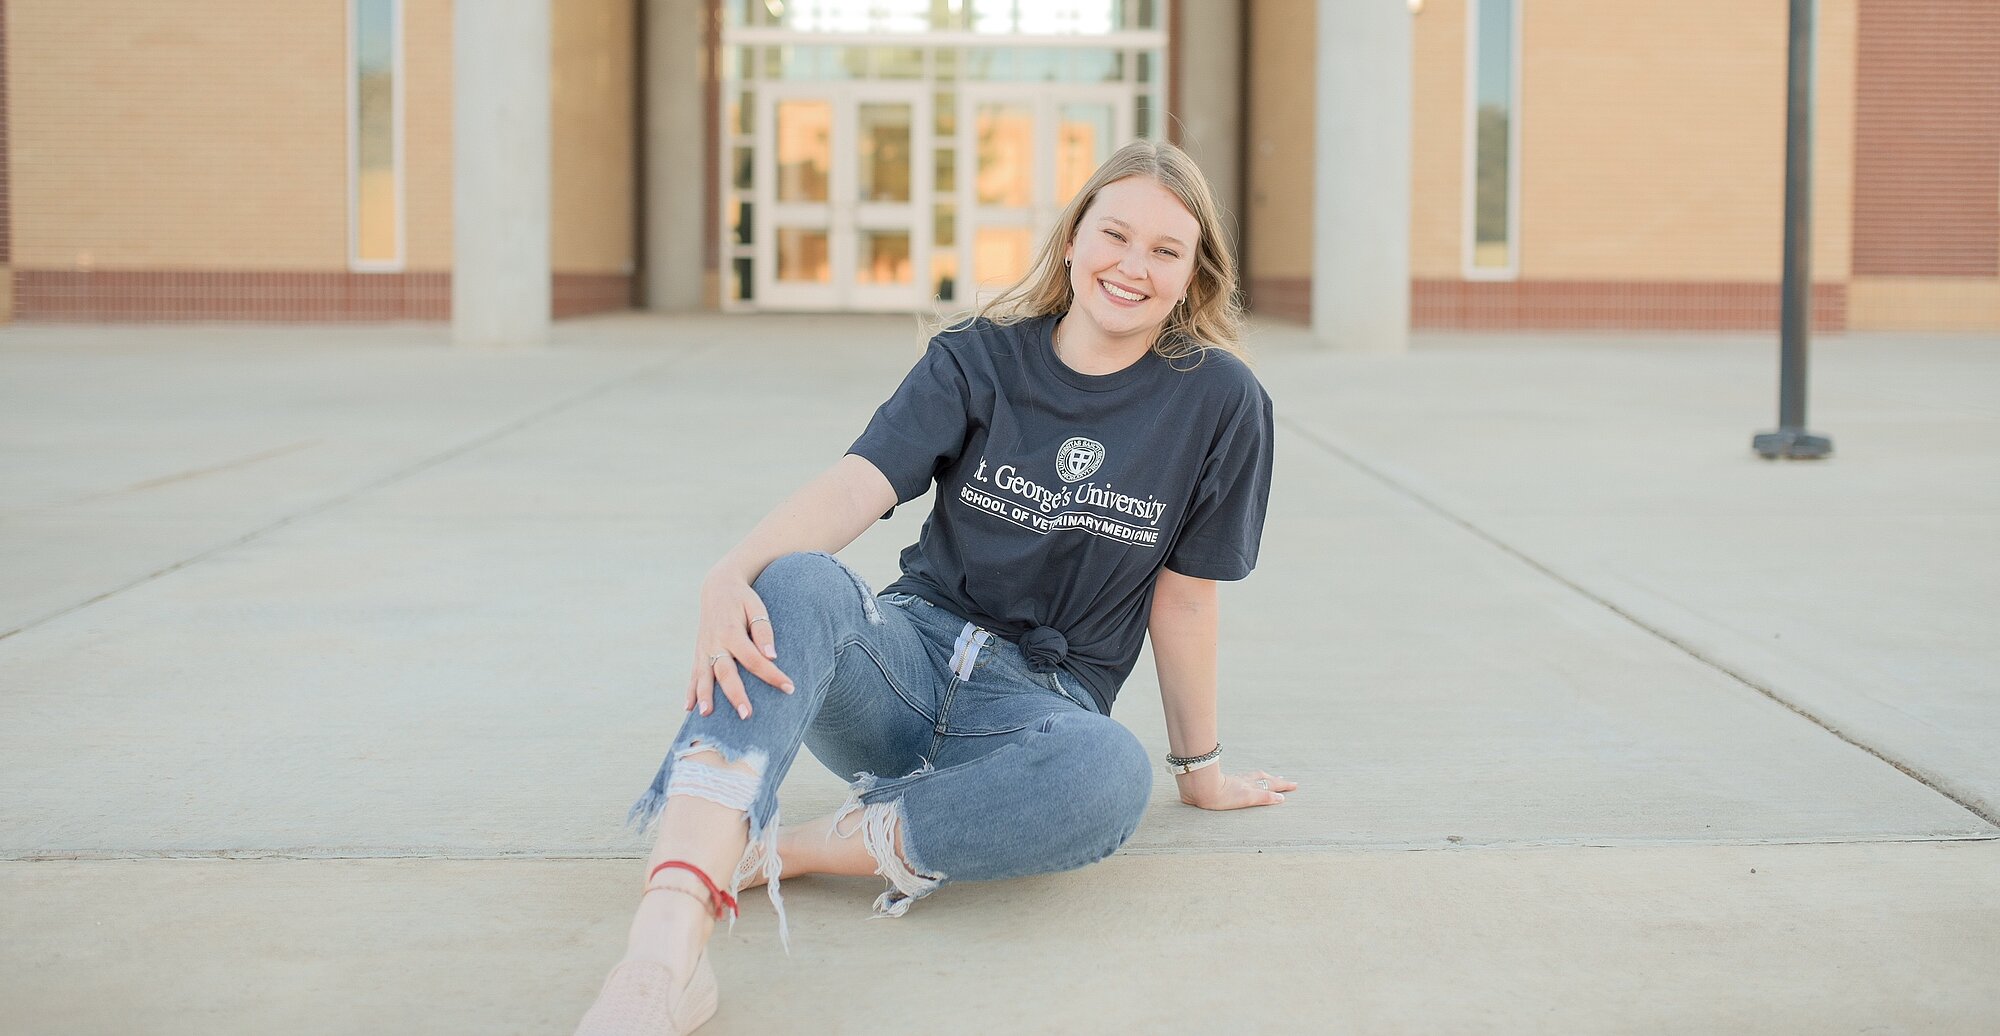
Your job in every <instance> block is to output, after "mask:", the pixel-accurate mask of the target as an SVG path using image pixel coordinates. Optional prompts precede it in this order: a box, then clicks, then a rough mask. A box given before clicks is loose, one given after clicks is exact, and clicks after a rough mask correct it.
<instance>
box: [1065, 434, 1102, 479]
mask: <svg viewBox="0 0 2000 1036" xmlns="http://www.w3.org/2000/svg"><path fill="white" fill-rule="evenodd" d="M1103 465H1104V444H1103V443H1101V442H1098V441H1097V440H1095V439H1085V438H1083V437H1082V436H1077V437H1076V438H1074V439H1065V440H1063V444H1062V447H1061V448H1060V449H1058V450H1056V474H1057V475H1060V476H1062V480H1063V481H1064V482H1078V481H1081V480H1083V479H1086V478H1089V477H1090V476H1092V475H1095V474H1097V469H1098V468H1100V467H1102V466H1103Z"/></svg>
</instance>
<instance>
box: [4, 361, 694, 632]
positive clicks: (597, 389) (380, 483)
mask: <svg viewBox="0 0 2000 1036" xmlns="http://www.w3.org/2000/svg"><path fill="white" fill-rule="evenodd" d="M711 348H712V347H711ZM708 351H710V349H709V348H702V349H692V350H689V351H688V352H685V353H681V354H677V355H675V356H674V357H672V358H671V359H666V360H661V361H659V362H658V363H649V364H646V365H644V366H642V367H638V368H635V369H633V370H629V371H626V372H624V373H623V374H620V375H618V376H617V377H615V378H611V379H609V380H607V381H604V382H602V383H600V384H597V385H593V386H591V387H589V388H586V389H583V390H582V391H580V392H576V393H574V394H572V395H570V396H567V397H565V398H563V399H559V400H556V401H555V402H554V403H551V404H549V405H547V406H545V407H542V408H541V409H539V410H535V411H532V412H530V413H527V414H524V415H522V416H521V417H517V418H515V419H514V420H512V421H509V422H507V423H506V424H503V425H501V426H500V427H498V428H495V429H492V430H490V431H487V432H482V433H480V434H479V435H475V436H473V437H472V438H470V439H467V440H466V441H464V442H462V443H459V444H458V445H456V446H452V447H448V448H446V449H444V450H441V451H439V452H437V453H434V454H432V455H430V456H428V457H424V458H421V459H419V460H416V461H413V462H411V463H409V464H406V465H404V466H403V467H400V468H397V469H396V470H394V471H391V472H389V473H388V474H386V475H383V476H382V477H380V478H377V479H375V480H374V481H371V482H365V483H362V484H361V485H359V486H356V487H355V488H353V489H350V490H348V491H347V492H345V493H342V494H340V495H338V496H335V497H333V498H331V499H328V500H322V501H320V502H319V503H317V504H314V505H312V506H310V507H307V508H306V509H304V510H302V511H297V512H295V513H292V514H288V515H284V516H282V517H280V518H278V519H276V520H274V521H271V522H269V523H267V524H265V525H263V526H260V527H258V528H255V529H252V530H250V531H249V532H247V533H244V534H243V535H241V536H238V537H237V538H235V539H233V540H230V541H229V542H227V543H220V544H217V545H216V546H213V547H210V548H208V549H207V550H204V551H202V552H200V553H198V554H194V555H192V556H189V557H185V558H182V559H181V560H179V561H176V562H174V563H173V564H171V565H168V566H166V567H165V568H161V569H158V570H156V571H153V572H150V573H147V574H146V575H143V576H140V577H139V578H137V579H134V580H132V581H131V582H129V583H126V584H124V585H123V586H117V587H113V588H111V589H109V590H106V591H104V592H103V593H101V594H98V595H97V596H95V597H91V598H88V599H86V600H83V601H79V602H77V603H75V604H72V605H69V606H67V607H63V608H58V609H56V610H55V611H52V612H50V613H48V614H47V615H44V616H42V617H41V618H39V619H31V620H29V621H27V622H24V623H22V624H21V625H19V626H16V627H14V628H13V629H10V630H4V631H0V640H6V639H7V638H8V637H11V636H13V635H15V634H16V633H26V632H27V631H29V630H31V629H34V628H36V627H38V626H43V625H46V624H48V623H50V622H54V621H55V620H57V619H60V618H62V617H63V616H65V615H70V614H73V613H75V612H80V611H82V610H84V609H85V608H88V607H90V606H92V605H94V604H98V603H100V602H103V601H108V600H110V599H111V598H113V597H116V596H118V595H119V594H122V593H124V592H125V591H127V590H131V589H133V588H135V587H140V586H144V585H146V584H147V583H150V582H152V581H154V580H156V579H160V578H162V577H164V576H169V575H172V574H173V573H175V572H178V571H180V570H181V569H184V568H187V567H188V566H190V565H197V564H200V563H201V562H203V561H207V560H208V559H209V558H212V557H215V556H216V555H218V554H221V553H224V552H226V551H229V550H233V549H235V548H237V547H241V546H243V545H244V544H246V543H251V542H254V541H256V540H259V539H262V538H263V537H265V536H267V535H269V534H271V533H273V532H276V531H277V530H279V529H282V528H284V527H286V526H288V525H294V524H297V523H299V522H302V521H305V520H306V519H308V518H314V517H317V516H319V515H322V514H325V513H326V512H328V511H331V510H333V509H334V508H336V507H339V506H340V505H342V504H344V503H347V502H348V501H350V500H353V499H355V498H357V497H360V496H363V495H365V494H368V493H372V492H374V491H375V490H377V489H381V488H383V487H385V486H391V485H394V484H396V483H397V482H401V481H403V480H404V479H406V478H409V477H410V476H412V475H416V474H419V473H421V472H424V471H428V470H429V469H431V468H434V467H437V466H438V465H440V464H443V463H444V462H446V461H449V460H454V459H456V458H459V457H462V456H464V455H466V454H468V453H471V452H472V451H474V450H476V449H479V448H480V447H482V446H486V445H490V444H492V443H495V442H498V441H499V440H501V439H504V438H506V437H507V436H509V435H512V434H514V433H515V432H518V431H521V430H522V429H524V428H528V427H530V426H532V425H535V424H537V423H539V422H542V421H545V420H547V419H549V418H551V417H554V416H555V415H557V414H559V413H562V412H563V411H565V410H568V409H570V408H571V407H574V406H577V405H579V404H582V403H587V402H589V401H590V400H592V399H595V398H597V397H598V396H601V395H603V394H605V393H606V392H609V391H611V390H612V389H615V388H618V387H620V386H622V385H626V384H628V383H630V382H633V381H637V380H639V379H641V378H644V377H646V376H647V375H650V374H652V373H654V372H655V371H658V370H660V369H662V368H665V367H669V366H672V365H674V364H676V363H680V362H683V361H685V360H687V359H689V358H690V357H693V356H697V355H700V354H701V353H705V352H708Z"/></svg>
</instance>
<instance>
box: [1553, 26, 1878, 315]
mask: <svg viewBox="0 0 2000 1036" xmlns="http://www.w3.org/2000/svg"><path fill="white" fill-rule="evenodd" d="M1524 12H1525V18H1526V20H1525V22H1524V25H1523V32H1522V36H1523V43H1522V50H1523V54H1522V69H1523V74H1522V87H1521V92H1522V114H1521V120H1522V121H1521V135H1522V136H1521V150H1522V161H1523V169H1522V177H1521V181H1522V183H1521V237H1522V248H1521V276H1522V277H1523V278H1524V279H1600V280H1601V279H1616V280H1632V281H1656V280H1700V281H1768V280H1773V279H1776V278H1777V277H1778V276H1779V272H1780V255H1781V241H1782V237H1781V234H1782V222H1783V220H1782V216H1783V201H1784V182H1783V171H1784V111H1785V109H1784V104H1785V92H1784V88H1785V52H1786V21H1785V18H1786V12H1785V5H1783V4H1779V3H1765V4H1743V3H1741V2H1739V0H1681V2H1678V3H1673V4H1605V3H1600V2H1597V0H1538V2H1536V3H1533V4H1529V5H1527V6H1526V7H1525V8H1524ZM1820 23H1821V24H1820V47H1819V90H1818V96H1819V113H1818V123H1817V130H1818V138H1817V147H1816V148H1815V182H1814V193H1815V206H1814V208H1815V218H1814V249H1813V262H1814V267H1815V269H1814V275H1815V279H1816V280H1817V279H1828V278H1842V277H1845V275H1846V273H1847V270H1848V267H1849V210H1850V207H1851V206H1850V203H1849V200H1850V198H1851V191H1852V178H1851V160H1850V155H1851V151H1852V136H1853V93H1854V90H1853V75H1854V71H1853V70H1854V0H1823V2H1822V3H1821V5H1820Z"/></svg>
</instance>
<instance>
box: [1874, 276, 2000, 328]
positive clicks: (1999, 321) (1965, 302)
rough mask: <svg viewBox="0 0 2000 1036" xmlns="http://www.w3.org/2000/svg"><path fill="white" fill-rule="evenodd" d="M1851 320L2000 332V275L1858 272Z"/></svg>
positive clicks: (1882, 325)
mask: <svg viewBox="0 0 2000 1036" xmlns="http://www.w3.org/2000/svg"><path fill="white" fill-rule="evenodd" d="M1848 322H1849V326H1851V327H1853V328H1855V329H1856V330H1883V331H1995V330H2000V279H1995V278H1992V277H1934V276H1933V277H1860V276H1857V277H1855V278H1854V280H1853V282H1852V283H1851V284H1850V285H1849V287H1848Z"/></svg>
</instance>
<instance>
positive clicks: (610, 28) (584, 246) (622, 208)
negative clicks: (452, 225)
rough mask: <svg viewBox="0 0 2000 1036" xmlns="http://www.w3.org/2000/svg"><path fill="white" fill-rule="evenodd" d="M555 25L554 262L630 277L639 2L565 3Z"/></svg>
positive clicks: (563, 267)
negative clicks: (635, 9)
mask: <svg viewBox="0 0 2000 1036" xmlns="http://www.w3.org/2000/svg"><path fill="white" fill-rule="evenodd" d="M552 20H553V24H552V25H551V29H550V34H551V36H552V46H553V50H554V59H553V60H554V65H553V67H552V68H551V90H550V92H551V95H552V96H551V98H550V110H551V116H552V118H553V120H554V122H553V126H552V131H551V147H552V149H553V155H552V158H551V194H552V197H551V199H550V205H551V212H550V217H551V221H552V226H551V241H550V249H551V260H552V262H553V264H554V266H555V269H556V270H558V271H560V272H563V273H629V272H631V269H632V260H633V247H634V242H635V241H636V239H637V234H638V228H637V225H636V221H635V219H634V216H635V210H634V201H633V190H634V182H633V181H634V177H633V173H634V170H633V160H634V151H633V148H634V145H635V141H634V139H633V133H634V124H633V117H634V116H633V106H632V105H633V93H634V89H635V87H634V83H633V75H634V69H633V53H634V47H635V39H634V27H635V22H634V13H633V0H564V2H563V3H559V4H556V5H554V6H553V8H552ZM689 189H691V190H698V189H699V185H692V184H691V185H689Z"/></svg>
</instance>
